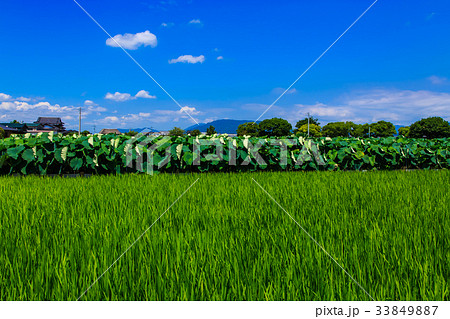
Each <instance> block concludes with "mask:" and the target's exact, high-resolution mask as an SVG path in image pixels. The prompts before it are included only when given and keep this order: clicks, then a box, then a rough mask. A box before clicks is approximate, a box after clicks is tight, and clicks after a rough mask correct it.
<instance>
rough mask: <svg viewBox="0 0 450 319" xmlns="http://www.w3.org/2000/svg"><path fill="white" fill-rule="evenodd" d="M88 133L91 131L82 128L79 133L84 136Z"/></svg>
mask: <svg viewBox="0 0 450 319" xmlns="http://www.w3.org/2000/svg"><path fill="white" fill-rule="evenodd" d="M89 134H91V132H89V131H87V130H84V131H83V132H81V135H83V136H86V135H89Z"/></svg>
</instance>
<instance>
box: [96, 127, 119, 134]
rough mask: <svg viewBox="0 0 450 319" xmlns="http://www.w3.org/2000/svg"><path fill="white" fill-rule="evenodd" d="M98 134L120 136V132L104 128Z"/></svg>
mask: <svg viewBox="0 0 450 319" xmlns="http://www.w3.org/2000/svg"><path fill="white" fill-rule="evenodd" d="M100 134H117V135H120V134H122V133H120V131H119V130H118V129H116V128H104V129H102V130H101V131H100Z"/></svg>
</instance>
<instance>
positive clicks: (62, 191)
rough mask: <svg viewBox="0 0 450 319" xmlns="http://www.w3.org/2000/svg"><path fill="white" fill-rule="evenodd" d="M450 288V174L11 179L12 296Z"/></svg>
mask: <svg viewBox="0 0 450 319" xmlns="http://www.w3.org/2000/svg"><path fill="white" fill-rule="evenodd" d="M197 178H200V179H199V180H198V182H197V183H196V184H195V185H194V186H193V187H192V188H191V189H190V190H189V191H188V192H186V194H185V195H184V196H183V197H182V198H180V199H179V200H178V201H177V202H176V203H175V204H174V205H173V206H172V207H171V208H170V210H168V211H167V213H166V214H165V215H164V216H162V217H161V219H160V220H158V221H157V222H156V223H155V224H154V226H153V227H152V228H150V229H149V231H148V232H147V233H146V234H145V235H144V236H143V237H142V238H141V239H140V240H139V241H137V242H136V244H135V245H134V246H133V247H132V248H130V249H129V250H128V251H127V252H126V254H124V255H123V257H122V258H120V259H119V260H118V261H117V263H115V264H114V265H113V266H112V267H111V268H110V269H109V271H108V272H106V273H105V274H104V276H103V277H101V278H100V279H99V280H98V282H96V283H95V284H94V285H93V286H92V288H90V289H89V290H88V291H87V292H86V294H85V295H83V297H82V298H81V300H368V299H369V297H368V296H367V294H366V293H365V292H364V291H363V290H362V289H361V288H360V287H358V286H357V285H356V284H355V283H354V282H353V281H352V280H351V279H350V278H349V277H348V276H347V275H346V274H345V273H344V272H343V271H342V270H341V269H340V268H339V266H337V265H336V263H334V262H333V261H332V260H331V259H330V258H329V257H328V256H327V255H326V254H325V253H324V252H323V251H322V250H321V248H320V247H318V246H317V245H316V244H315V243H314V242H313V241H312V240H311V239H310V238H309V237H308V236H307V235H306V234H305V233H304V232H303V230H302V229H301V228H300V227H299V226H298V225H297V224H296V223H295V222H294V221H293V220H292V219H291V218H290V217H289V216H288V215H287V214H286V213H285V212H284V211H283V210H282V209H280V207H278V205H277V204H276V203H275V202H274V201H273V200H272V199H271V198H270V197H269V196H268V195H267V194H266V193H265V192H264V191H263V190H262V189H261V188H260V187H259V186H258V185H256V183H254V182H253V181H252V178H254V179H255V180H256V181H257V182H258V183H259V184H260V185H261V186H262V187H263V188H264V189H265V190H266V191H267V192H268V193H269V194H271V196H273V198H274V199H275V200H276V201H277V202H278V203H279V204H280V205H281V206H282V207H283V208H284V209H285V210H286V211H287V212H288V213H289V214H290V215H291V216H292V217H293V218H294V219H295V220H296V221H297V222H298V223H299V224H300V225H301V226H302V227H303V228H304V229H305V230H306V231H307V232H308V233H309V234H310V235H311V236H313V237H314V238H315V239H316V240H317V242H318V243H320V245H322V246H323V247H324V249H326V251H327V252H329V253H330V254H331V255H332V256H333V257H334V258H335V259H336V261H337V262H338V263H339V264H340V265H342V267H344V268H345V269H346V270H347V271H348V273H349V274H351V275H352V276H353V277H354V278H355V280H357V281H358V282H359V283H360V284H361V285H362V286H363V287H364V289H365V290H366V291H367V292H368V293H369V294H370V295H372V296H373V297H374V298H375V299H376V300H449V299H450V298H449V287H450V286H449V278H450V243H449V236H448V234H449V233H450V222H449V220H450V218H449V217H450V216H449V207H450V192H449V188H448V182H449V180H450V172H449V171H447V170H440V171H412V172H405V171H381V172H365V173H364V172H309V173H308V172H271V173H268V172H258V173H240V174H232V173H223V174H212V173H211V174H185V175H183V174H177V175H175V174H160V175H156V176H146V175H122V176H93V177H90V178H60V177H56V178H49V177H35V176H29V177H0V191H1V196H0V209H1V213H0V238H1V241H0V299H1V300H76V299H77V298H78V297H79V296H80V295H82V294H83V292H84V291H85V290H86V289H87V288H88V287H89V286H90V285H91V284H92V283H93V282H94V281H95V280H96V279H97V278H98V277H99V276H100V275H101V274H102V273H103V272H104V271H105V270H106V269H107V268H108V267H109V266H110V265H111V264H112V263H113V262H114V261H115V260H116V259H117V258H118V257H119V256H120V255H121V254H122V253H123V252H124V251H125V250H126V249H127V248H128V247H129V246H130V245H131V244H132V243H133V242H134V241H135V240H136V238H138V237H139V236H140V235H141V234H142V233H143V232H144V231H145V230H146V229H147V228H148V227H149V226H150V225H151V224H152V223H154V222H155V220H156V219H157V218H158V217H159V216H160V215H161V214H162V213H163V212H164V211H165V210H166V209H167V208H168V207H169V206H170V205H171V204H172V203H173V202H174V201H175V200H176V199H177V198H178V197H179V196H180V195H181V194H182V193H183V192H184V191H185V190H186V189H187V188H188V186H189V185H191V184H192V183H193V182H194V181H195V180H196V179H197Z"/></svg>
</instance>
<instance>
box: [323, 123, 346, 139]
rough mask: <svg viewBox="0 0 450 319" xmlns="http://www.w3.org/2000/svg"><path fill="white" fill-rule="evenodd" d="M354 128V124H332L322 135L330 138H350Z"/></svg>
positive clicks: (326, 127)
mask: <svg viewBox="0 0 450 319" xmlns="http://www.w3.org/2000/svg"><path fill="white" fill-rule="evenodd" d="M352 127H354V124H353V123H352V122H330V123H328V124H327V125H325V126H324V127H323V128H322V135H323V136H328V137H338V136H343V137H348V136H349V135H350V131H351V129H352Z"/></svg>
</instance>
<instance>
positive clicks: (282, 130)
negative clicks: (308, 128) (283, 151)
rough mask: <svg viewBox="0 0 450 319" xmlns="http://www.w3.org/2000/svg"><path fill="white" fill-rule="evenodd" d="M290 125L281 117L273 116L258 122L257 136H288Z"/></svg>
mask: <svg viewBox="0 0 450 319" xmlns="http://www.w3.org/2000/svg"><path fill="white" fill-rule="evenodd" d="M291 130H292V125H291V124H290V123H289V122H288V121H286V120H283V119H280V118H277V117H274V118H272V119H267V120H264V121H262V122H261V123H259V133H258V135H259V136H268V137H272V136H288V135H291Z"/></svg>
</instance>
